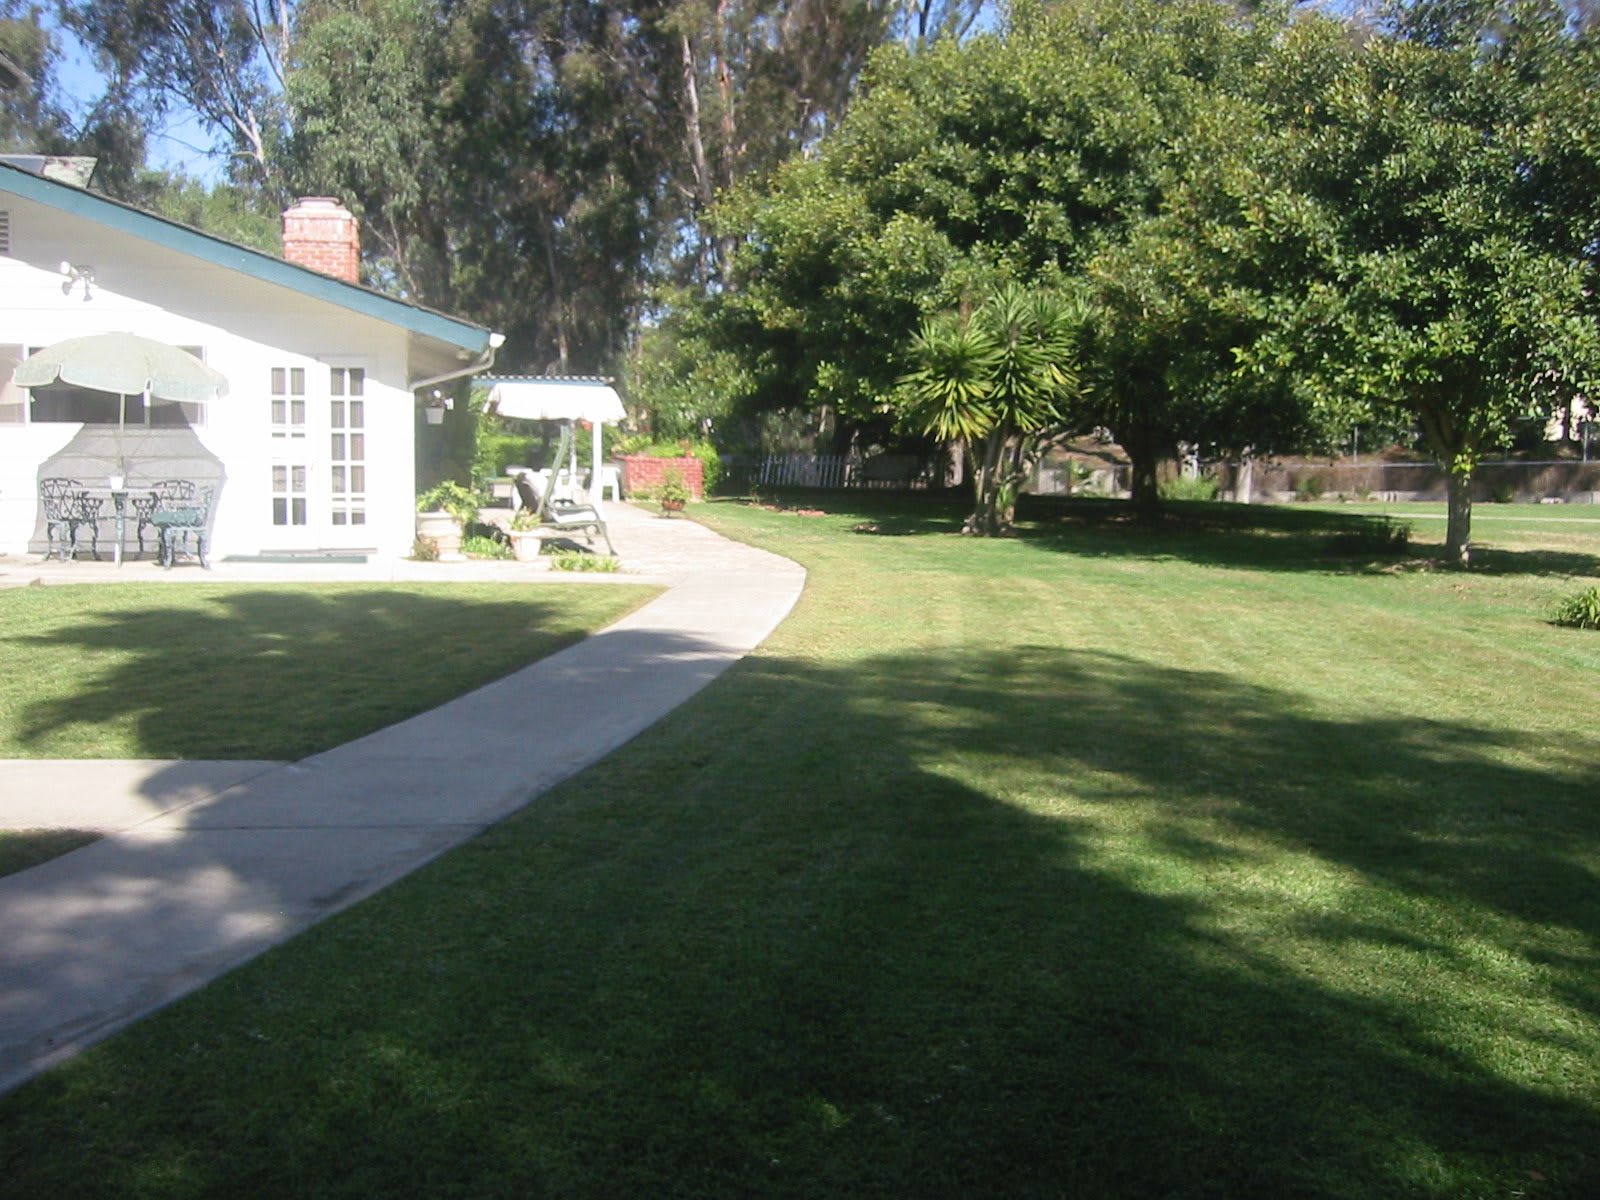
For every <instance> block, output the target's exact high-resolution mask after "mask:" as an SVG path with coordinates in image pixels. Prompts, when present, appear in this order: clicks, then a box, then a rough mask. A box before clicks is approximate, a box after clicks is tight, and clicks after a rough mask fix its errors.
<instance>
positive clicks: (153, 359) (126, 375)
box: [13, 333, 228, 469]
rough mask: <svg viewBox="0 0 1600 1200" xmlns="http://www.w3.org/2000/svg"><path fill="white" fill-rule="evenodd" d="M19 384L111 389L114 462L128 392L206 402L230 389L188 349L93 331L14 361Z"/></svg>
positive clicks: (147, 398) (147, 397)
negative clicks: (114, 397) (114, 409)
mask: <svg viewBox="0 0 1600 1200" xmlns="http://www.w3.org/2000/svg"><path fill="white" fill-rule="evenodd" d="M13 379H14V380H15V382H16V384H17V386H18V387H43V386H45V385H46V384H51V383H55V382H57V381H58V380H59V381H60V382H61V383H67V384H71V385H72V386H74V387H81V388H91V389H93V390H94V391H97V392H114V393H116V394H117V396H118V397H119V399H118V401H117V444H118V452H117V457H118V464H117V465H118V467H119V469H120V467H121V465H122V464H121V457H122V454H121V439H122V427H123V423H124V421H125V420H126V418H127V408H128V403H127V397H129V396H132V395H140V396H143V397H144V401H145V404H146V406H147V407H148V405H149V403H150V401H151V400H174V401H187V402H189V403H195V404H204V403H206V402H208V401H210V400H214V399H216V398H217V397H218V396H224V395H226V394H227V392H228V380H227V377H226V376H224V375H223V374H222V372H220V371H217V370H214V369H213V368H211V367H208V366H206V364H205V363H203V362H201V361H200V360H199V359H198V358H196V357H195V356H194V355H192V354H190V353H189V352H188V351H187V350H180V349H179V348H178V347H176V346H169V345H167V344H166V343H165V342H158V341H155V340H154V339H152V338H146V337H140V336H138V335H137V334H133V333H94V334H89V335H87V336H85V337H75V338H68V339H67V340H66V341H64V342H56V343H55V344H54V345H52V346H46V347H45V348H44V349H43V350H39V351H36V352H35V353H33V354H30V355H29V356H28V357H27V358H25V359H23V360H22V362H21V363H19V364H18V365H17V370H16V374H15V375H14V376H13Z"/></svg>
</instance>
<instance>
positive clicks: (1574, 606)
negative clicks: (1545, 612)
mask: <svg viewBox="0 0 1600 1200" xmlns="http://www.w3.org/2000/svg"><path fill="white" fill-rule="evenodd" d="M1550 620H1551V621H1552V622H1553V623H1555V624H1557V625H1570V626H1571V627H1572V628H1574V629H1600V587H1592V588H1588V589H1586V590H1584V591H1581V592H1574V593H1573V594H1572V595H1570V596H1563V597H1562V598H1561V599H1560V600H1557V601H1556V602H1555V604H1554V605H1552V606H1551V609H1550Z"/></svg>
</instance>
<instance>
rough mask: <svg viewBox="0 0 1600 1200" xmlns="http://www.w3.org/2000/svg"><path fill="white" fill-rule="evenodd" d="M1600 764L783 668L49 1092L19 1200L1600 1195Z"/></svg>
mask: <svg viewBox="0 0 1600 1200" xmlns="http://www.w3.org/2000/svg"><path fill="white" fill-rule="evenodd" d="M1518 750H1523V751H1528V752H1531V753H1532V754H1534V755H1535V757H1536V759H1538V760H1542V765H1541V766H1538V767H1530V766H1525V765H1517V764H1516V762H1514V761H1513V760H1512V758H1511V755H1512V754H1513V752H1515V751H1518ZM1594 751H1595V746H1594V739H1592V738H1589V739H1587V740H1583V739H1580V742H1579V743H1575V744H1574V745H1573V746H1570V747H1568V748H1566V749H1565V750H1560V749H1558V748H1553V747H1548V746H1544V745H1533V746H1519V745H1518V743H1517V737H1516V735H1513V734H1509V733H1505V732H1502V731H1497V730H1495V729H1492V728H1488V727H1476V726H1469V725H1465V724H1457V723H1450V722H1440V721H1426V720H1417V719H1385V718H1383V717H1381V716H1379V717H1374V718H1373V719H1371V720H1368V721H1343V720H1333V719H1329V718H1328V717H1326V716H1323V715H1319V714H1318V713H1317V712H1314V711H1310V710H1308V709H1307V708H1306V707H1304V705H1303V702H1302V701H1301V700H1299V699H1298V698H1296V697H1292V696H1290V695H1288V694H1286V693H1279V692H1276V691H1274V690H1271V689H1268V688H1262V687H1256V686H1251V685H1247V684H1242V683H1240V682H1239V681H1237V680H1235V679H1232V678H1231V677H1229V676H1227V675H1224V674H1221V673H1207V672H1187V671H1175V670H1170V669H1165V668H1161V667H1158V666H1153V665H1151V664H1148V663H1144V662H1140V661H1137V660H1135V659H1132V658H1129V657H1124V656H1119V655H1113V654H1093V653H1091V654H1084V653H1082V652H1076V651H1073V652H1069V651H1067V650H1064V649H1062V648H1059V647H1041V646H1026V645H1018V646H1011V647H1001V648H998V649H996V650H994V651H992V652H986V653H973V654H968V655H958V656H956V657H953V658H952V657H946V658H944V659H942V660H939V661H930V660H928V659H926V658H924V657H921V656H883V657H880V658H877V659H874V660H870V661H866V662H861V663H857V664H854V665H853V666H852V667H851V668H850V669H848V670H819V669H818V668H817V667H816V666H815V665H814V664H812V663H808V662H805V661H799V660H784V659H779V658H775V657H758V658H756V659H751V660H747V661H746V662H745V663H744V664H742V665H741V666H739V667H737V668H735V669H734V670H733V671H732V672H730V674H729V675H728V676H725V677H724V679H723V680H722V681H720V682H719V683H718V684H717V685H715V686H714V687H713V688H712V689H711V690H710V692H708V693H707V694H706V695H705V696H704V697H703V698H702V699H701V700H700V701H698V702H696V703H695V704H693V705H690V706H689V707H687V708H685V709H683V710H680V711H679V712H678V713H676V714H674V715H673V716H672V717H670V718H668V720H667V721H665V722H664V723H662V724H661V725H659V726H657V727H656V728H655V729H653V730H651V731H650V732H648V733H646V734H645V735H643V736H642V737H641V738H639V739H638V740H637V741H636V742H635V743H634V744H633V746H632V747H631V748H630V749H629V750H628V751H626V752H624V753H622V754H619V755H616V756H613V757H612V758H611V759H609V760H607V761H606V762H603V763H602V764H600V765H599V766H597V767H596V768H594V769H592V770H591V771H589V772H587V773H585V774H584V775H582V776H579V777H578V778H576V779H575V780H573V781H571V782H570V783H569V784H567V785H565V786H564V787H562V788H560V789H558V790H557V791H556V792H554V793H552V794H550V795H548V796H546V797H543V798H541V799H540V800H539V801H538V802H536V803H535V804H533V805H532V806H531V807H530V808H529V809H527V810H525V811H524V812H523V813H522V814H520V815H519V816H518V817H517V818H515V819H513V820H512V821H509V822H507V823H506V824H504V825H501V826H499V827H497V828H496V829H494V830H492V831H490V832H489V833H488V834H487V835H485V836H483V837H481V838H479V839H477V840H476V841H474V842H472V843H470V844H468V845H467V846H466V847H464V848H462V849H461V850H459V851H457V852H455V853H453V854H451V855H449V856H447V857H446V858H444V859H442V860H440V861H439V862H438V863H436V864H435V865H434V866H433V867H431V868H429V869H427V870H426V871H424V872H422V873H420V874H419V875H418V876H416V877H414V878H413V879H412V880H410V881H407V882H406V883H404V884H402V885H400V886H398V887H396V888H393V889H391V890H389V891H388V892H386V893H384V894H383V895H381V896H379V897H377V898H375V899H374V900H372V901H369V902H367V903H366V904H363V905H361V906H359V907H358V908H356V909H353V910H351V911H349V912H347V913H345V914H343V915H342V916H340V917H338V918H336V919H334V920H332V921H330V922H328V923H326V924H324V925H323V926H320V927H319V928H318V929H316V930H313V931H312V932H311V933H309V934H307V935H305V936H304V937H303V938H301V939H300V940H299V941H297V942H296V943H295V944H294V945H292V946H290V947H287V948H285V949H283V950H279V951H275V952H273V953H272V954H270V955H269V956H267V957H266V958H264V959H263V960H261V961H259V962H257V963H255V964H252V965H251V966H248V967H246V968H244V969H242V970H240V971H238V972H236V973H234V974H233V975H232V976H230V977H228V978H227V979H225V980H223V981H221V982H220V983H219V984H218V985H215V986H213V987H212V988H210V989H208V990H207V991H206V992H204V993H203V994H201V995H200V996H198V997H195V998H194V999H192V1000H191V1001H187V1002H185V1003H183V1004H180V1005H178V1006H175V1007H174V1008H172V1009H169V1010H167V1011H166V1012H164V1013H162V1014H159V1015H158V1016H157V1017H155V1018H153V1019H151V1020H150V1021H148V1022H146V1023H145V1024H144V1025H143V1026H141V1027H140V1028H138V1029H135V1030H133V1031H132V1032H131V1033H130V1034H127V1035H124V1036H123V1037H121V1038H119V1039H118V1040H116V1041H115V1042H112V1043H109V1044H107V1045H105V1046H103V1047H101V1048H99V1049H97V1050H96V1051H94V1052H92V1053H91V1054H90V1055H89V1056H87V1057H86V1058H85V1059H84V1060H81V1061H80V1062H78V1063H76V1064H73V1065H71V1066H69V1067H68V1068H66V1069H64V1070H61V1071H58V1072H55V1073H53V1074H52V1075H49V1076H46V1077H44V1078H43V1079H41V1080H38V1081H36V1082H35V1083H34V1084H31V1085H29V1086H28V1087H27V1088H25V1089H24V1090H23V1091H21V1092H19V1093H18V1094H17V1095H16V1096H14V1097H13V1098H12V1099H11V1100H9V1101H8V1102H6V1103H5V1104H4V1106H3V1107H0V1146H5V1147H7V1149H6V1151H5V1152H4V1153H3V1154H0V1165H3V1166H4V1167H5V1171H4V1173H3V1174H0V1194H9V1195H19V1196H20V1195H43V1194H52V1193H51V1191H50V1189H51V1188H52V1187H56V1188H59V1187H60V1186H63V1185H66V1184H68V1183H70V1184H72V1185H73V1186H71V1188H70V1190H71V1191H72V1193H73V1194H75V1195H79V1196H88V1195H94V1194H105V1195H124V1194H135V1193H137V1192H138V1191H140V1190H141V1188H143V1189H144V1190H147V1191H148V1190H152V1188H153V1187H154V1185H155V1184H157V1183H159V1185H160V1186H159V1188H158V1189H156V1190H160V1191H161V1193H162V1194H163V1195H166V1196H187V1195H213V1194H252V1193H254V1194H268V1193H271V1192H273V1191H275V1190H276V1191H282V1190H284V1189H285V1188H286V1186H287V1185H288V1184H289V1183H290V1182H291V1181H293V1182H294V1183H295V1186H296V1187H298V1188H302V1189H303V1190H307V1191H315V1192H317V1193H319V1194H324V1195H349V1196H360V1195H374V1194H387V1193H390V1192H395V1191H402V1190H406V1189H407V1188H408V1187H411V1186H416V1185H418V1183H419V1181H422V1180H426V1181H427V1186H428V1187H429V1189H430V1190H432V1191H435V1192H437V1193H439V1194H459V1195H472V1196H522V1195H529V1194H559V1195H565V1196H616V1195H627V1194H637V1195H649V1196H734V1195H762V1196H794V1197H816V1196H825V1195H839V1196H852V1197H853V1196H869V1195H872V1196H913V1195H914V1196H951V1197H956V1196H960V1197H967V1196H1005V1197H1013V1196H1046V1195H1051V1196H1054V1195H1078V1194H1083V1195H1116V1196H1138V1195H1168V1196H1230V1197H1236V1196H1263V1197H1268V1196H1270V1197H1278V1196H1351V1197H1366V1196H1374V1195H1383V1196H1400V1195H1417V1196H1441V1197H1443V1196H1459V1195H1468V1194H1472V1195H1478V1194H1482V1195H1489V1194H1496V1195H1500V1194H1514V1193H1518V1192H1520V1193H1522V1194H1527V1195H1535V1196H1537V1195H1546V1196H1554V1195H1564V1196H1573V1197H1577V1196H1585V1195H1593V1194H1595V1190H1596V1188H1600V1161H1597V1158H1596V1147H1597V1146H1600V1103H1597V1101H1596V1098H1595V1097H1596V1093H1595V1091H1594V1089H1593V1083H1594V1075H1593V1050H1594V1044H1593V1043H1594V1033H1593V1023H1594V1020H1595V1019H1596V1018H1597V1017H1600V1002H1597V996H1600V990H1597V984H1596V959H1595V956H1594V946H1595V940H1596V938H1597V937H1600V894H1597V888H1596V880H1595V877H1594V874H1593V872H1592V869H1591V868H1590V867H1589V866H1588V865H1587V864H1590V863H1592V862H1593V861H1594V856H1595V854H1596V852H1597V850H1600V814H1597V811H1596V808H1595V806H1594V803H1593V801H1594V797H1595V795H1596V794H1597V787H1600V777H1597V774H1596V768H1595V765H1594V764H1595V753H1594ZM1508 1063H1510V1064H1513V1065H1507V1064H1508ZM174 1113H181V1115H182V1120H181V1121H174V1120H173V1114H174ZM63 1148H69V1149H68V1150H67V1152H65V1153H63ZM52 1155H53V1156H54V1157H52ZM52 1164H53V1165H52ZM97 1188H98V1189H99V1190H98V1192H97V1191H96V1189H97ZM30 1189H32V1190H30ZM54 1194H66V1192H65V1191H60V1190H57V1191H56V1192H55V1193H54Z"/></svg>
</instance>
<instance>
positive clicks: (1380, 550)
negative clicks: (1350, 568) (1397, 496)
mask: <svg viewBox="0 0 1600 1200" xmlns="http://www.w3.org/2000/svg"><path fill="white" fill-rule="evenodd" d="M1324 548H1325V549H1326V550H1327V552H1328V553H1329V554H1351V555H1366V556H1381V555H1397V554H1404V553H1406V552H1407V551H1408V550H1410V549H1411V526H1410V525H1408V524H1406V522H1404V521H1396V520H1395V519H1394V518H1392V517H1381V518H1379V519H1377V520H1373V521H1364V522H1362V523H1361V524H1360V525H1357V526H1352V527H1351V528H1349V529H1344V530H1341V531H1340V532H1338V533H1335V534H1331V535H1329V537H1328V539H1327V541H1326V542H1325V543H1324Z"/></svg>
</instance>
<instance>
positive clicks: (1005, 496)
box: [901, 284, 1082, 537]
mask: <svg viewBox="0 0 1600 1200" xmlns="http://www.w3.org/2000/svg"><path fill="white" fill-rule="evenodd" d="M1078 325H1079V320H1078V313H1077V310H1076V309H1075V308H1074V307H1073V306H1072V305H1071V304H1069V303H1068V302H1067V301H1066V300H1065V299H1063V298H1062V297H1061V296H1059V295H1057V294H1056V293H1053V292H1029V291H1028V290H1026V289H1025V288H1022V287H1020V286H1018V285H1016V284H1008V285H1006V286H1004V287H1002V288H1000V289H998V290H997V291H995V292H994V293H993V294H992V295H991V296H990V297H989V298H988V299H987V300H985V301H984V303H983V304H981V305H980V306H979V307H978V308H976V309H974V310H973V311H972V312H970V313H966V314H959V315H952V316H947V317H942V318H935V319H931V320H927V321H924V322H923V324H922V328H921V329H920V330H919V331H918V333H917V335H916V337H915V338H914V339H913V341H912V344H911V357H912V361H913V363H914V364H915V365H914V366H913V369H912V370H911V371H910V372H908V373H907V374H906V375H905V376H904V377H902V379H901V384H902V386H903V389H904V391H903V395H905V396H906V397H907V404H906V408H905V412H904V416H905V419H906V420H907V421H908V422H909V423H910V424H912V425H914V426H915V427H917V428H919V429H921V430H922V431H923V432H925V433H929V434H932V435H933V436H935V437H938V438H942V439H944V440H947V441H949V440H957V441H960V442H962V443H964V444H965V446H966V448H967V455H968V461H969V462H971V463H972V464H973V470H972V476H973V490H974V501H975V502H974V506H973V511H972V515H971V516H969V517H968V518H967V521H966V525H965V527H964V532H966V533H971V534H978V535H980V536H986V537H989V536H994V535H996V534H1002V533H1006V532H1008V531H1009V530H1010V529H1011V527H1012V523H1013V521H1014V520H1015V517H1016V496H1017V492H1018V490H1019V488H1020V487H1021V485H1022V483H1023V481H1024V480H1025V479H1026V478H1027V476H1028V473H1029V472H1030V471H1031V470H1032V469H1033V465H1034V463H1035V462H1036V461H1037V460H1038V456H1039V454H1040V453H1041V452H1042V451H1043V449H1044V447H1045V446H1046V445H1047V444H1048V443H1049V440H1050V439H1051V437H1052V436H1054V435H1055V434H1057V433H1060V432H1062V431H1063V430H1064V429H1065V427H1066V424H1067V421H1068V405H1069V404H1070V402H1071V401H1072V400H1073V399H1075V398H1076V397H1077V396H1078V395H1080V394H1081V390H1082V389H1081V387H1080V385H1079V380H1078V372H1077V368H1076V366H1075V364H1074V362H1073V357H1074V355H1073V349H1074V344H1075V339H1076V337H1077V329H1078Z"/></svg>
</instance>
